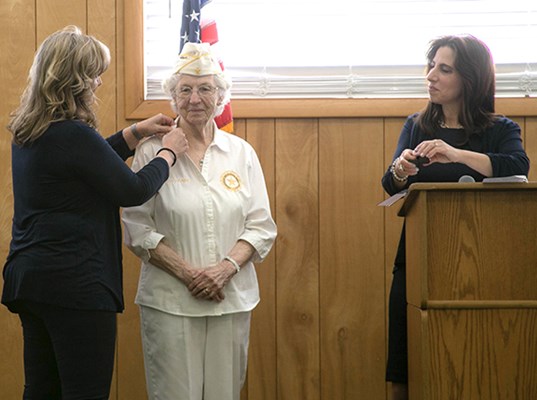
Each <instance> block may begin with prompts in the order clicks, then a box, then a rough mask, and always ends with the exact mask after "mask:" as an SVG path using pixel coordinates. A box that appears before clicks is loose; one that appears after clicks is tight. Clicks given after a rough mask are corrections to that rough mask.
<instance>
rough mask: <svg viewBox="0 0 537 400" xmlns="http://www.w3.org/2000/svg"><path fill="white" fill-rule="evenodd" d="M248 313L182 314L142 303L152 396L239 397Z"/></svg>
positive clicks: (180, 399) (169, 399)
mask: <svg viewBox="0 0 537 400" xmlns="http://www.w3.org/2000/svg"><path fill="white" fill-rule="evenodd" d="M250 316H251V313H250V312H243V313H236V314H227V315H222V316H218V317H183V316H178V315H173V314H168V313H165V312H162V311H159V310H156V309H153V308H149V307H144V306H140V318H141V325H142V345H143V351H144V364H145V375H146V382H147V393H148V397H149V399H150V400H239V399H240V391H241V388H242V386H243V384H244V380H245V378H246V365H247V361H248V341H249V335H250Z"/></svg>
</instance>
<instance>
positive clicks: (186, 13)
mask: <svg viewBox="0 0 537 400" xmlns="http://www.w3.org/2000/svg"><path fill="white" fill-rule="evenodd" d="M210 2H211V0H201V1H200V0H183V20H182V23H181V40H180V48H179V53H180V52H181V50H182V49H183V46H184V44H185V43H186V42H191V43H199V42H205V43H209V44H210V45H211V46H212V45H214V44H215V43H217V42H218V30H217V28H216V21H214V20H212V19H211V20H203V18H202V15H201V11H202V9H203V7H205V6H206V5H207V4H209V3H210ZM219 62H220V66H221V67H222V70H224V64H223V63H222V60H219ZM215 122H216V125H217V126H218V128H220V129H222V130H224V131H226V132H233V113H232V111H231V104H230V103H228V104H227V105H226V106H225V107H224V112H223V113H222V114H221V115H220V116H218V117H216V118H215Z"/></svg>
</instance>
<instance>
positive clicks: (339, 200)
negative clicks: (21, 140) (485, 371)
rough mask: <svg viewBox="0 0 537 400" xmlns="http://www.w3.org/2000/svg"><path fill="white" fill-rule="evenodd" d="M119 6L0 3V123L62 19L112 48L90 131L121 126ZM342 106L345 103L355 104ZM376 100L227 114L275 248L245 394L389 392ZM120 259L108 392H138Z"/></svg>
mask: <svg viewBox="0 0 537 400" xmlns="http://www.w3.org/2000/svg"><path fill="white" fill-rule="evenodd" d="M124 1H125V0H2V1H1V2H0V34H1V36H2V38H3V40H2V41H0V54H2V57H1V58H0V83H1V84H2V87H3V90H4V93H3V96H2V102H1V103H0V126H2V127H5V125H6V124H7V122H8V119H9V112H10V111H12V110H13V109H15V108H16V106H17V104H18V101H19V98H20V94H21V91H22V89H23V87H24V85H25V82H26V77H27V71H28V69H29V67H30V64H31V62H32V59H33V54H34V52H35V50H36V47H37V45H38V44H39V43H40V42H41V41H42V40H43V39H44V38H45V37H46V36H47V35H49V34H50V33H52V32H53V31H55V30H57V29H59V28H61V27H63V26H65V25H69V24H76V25H78V26H80V27H81V28H82V29H83V30H85V31H86V32H88V33H90V34H93V35H95V36H96V37H98V38H99V39H101V40H102V41H103V42H105V43H106V44H107V45H108V46H109V47H110V49H111V52H112V65H111V67H110V69H109V70H108V71H107V72H106V73H105V74H104V76H103V80H104V84H103V86H102V87H100V88H99V92H98V95H99V97H100V99H101V102H100V108H99V116H100V126H101V132H102V133H103V134H105V135H106V134H109V133H112V132H114V131H115V130H117V129H120V128H121V127H123V126H126V125H127V124H128V123H129V121H127V120H126V119H125V113H124V103H125V96H124V94H123V93H124V85H125V83H124V73H123V69H124V66H125V64H126V63H129V62H133V61H132V59H131V58H130V56H129V54H124V53H125V52H124V48H125V47H124V45H123V43H124V37H123V36H124V23H123V14H124ZM327 102H328V101H327ZM366 103H367V102H366ZM360 104H361V105H364V102H363V101H362V102H361V103H360ZM389 104H393V101H391V102H390V103H389ZM345 105H346V107H350V108H352V102H350V103H349V102H346V103H345ZM377 105H378V103H375V107H374V108H375V111H374V112H372V113H371V117H367V116H365V117H353V118H345V117H339V118H321V117H322V116H323V115H321V116H320V115H319V114H318V112H317V111H318V110H311V109H310V111H309V113H307V112H306V114H309V116H302V115H301V117H300V118H268V117H267V115H266V113H267V110H266V109H259V113H258V114H259V117H263V118H257V117H256V116H255V114H256V112H255V110H252V108H251V106H250V105H248V106H247V113H245V114H244V116H243V117H241V116H240V115H239V117H238V118H237V119H236V121H235V126H236V134H237V135H239V136H241V137H244V138H245V139H246V140H248V141H249V142H250V143H251V144H252V145H253V146H254V147H255V148H256V150H257V152H258V155H259V157H260V159H261V163H262V165H263V168H264V172H265V177H266V180H267V185H268V190H269V194H270V197H271V204H272V208H273V213H274V217H275V219H276V221H277V224H278V228H279V237H278V239H277V243H276V245H275V247H274V250H273V251H272V252H271V254H270V256H269V257H268V259H267V260H266V261H265V262H264V263H263V264H260V265H259V266H258V267H257V268H258V274H259V281H260V286H261V296H262V301H261V303H260V305H259V306H258V307H257V308H256V310H255V311H254V317H253V322H252V332H251V346H250V363H249V372H248V380H247V384H246V386H245V388H244V390H243V396H242V397H243V400H276V399H278V400H287V399H288V400H297V399H308V400H321V399H337V400H339V399H345V400H353V399H374V400H376V399H387V398H388V396H387V390H386V384H385V382H384V366H385V362H386V340H385V337H386V327H387V318H386V298H387V292H388V288H389V284H390V279H391V264H392V261H393V258H394V253H395V246H396V243H397V240H398V235H399V232H400V229H401V223H402V221H401V220H400V219H399V218H397V217H396V211H397V210H396V208H397V207H392V208H389V209H382V208H380V207H377V206H376V204H377V203H378V202H380V201H381V200H383V198H384V196H385V195H384V193H383V191H382V188H381V186H380V178H381V176H382V174H383V171H384V169H385V167H386V165H387V164H388V163H389V161H390V160H391V157H392V153H393V150H394V147H395V144H396V140H397V136H398V134H399V131H400V129H401V126H402V124H403V122H404V118H402V117H384V116H382V115H379V111H378V107H377ZM162 111H164V112H165V111H167V110H162ZM500 111H501V110H500ZM301 113H302V114H304V113H305V112H304V110H301ZM269 115H270V113H269ZM516 115H520V114H516ZM532 115H535V114H532ZM516 121H517V122H519V123H520V125H521V127H522V128H523V132H524V135H525V136H524V138H525V144H526V147H527V150H528V152H529V155H530V158H532V159H537V118H535V117H525V116H519V117H517V118H516ZM10 157H11V155H10V135H9V133H8V132H7V130H6V129H5V128H2V130H1V134H0V198H1V203H0V259H1V260H4V259H5V257H6V255H7V251H8V247H9V240H10V237H11V217H12V209H13V198H12V193H11V171H10ZM533 175H534V174H533V172H532V176H533ZM530 178H531V176H530ZM124 255H125V256H124V268H125V298H126V303H127V304H126V311H125V313H124V314H122V315H120V317H119V336H118V347H117V349H118V350H117V355H118V356H117V368H116V373H115V377H114V383H113V392H112V396H111V398H112V399H118V400H119V399H121V400H138V399H140V400H142V399H145V398H146V396H145V383H144V374H143V363H142V355H141V345H140V335H139V328H138V311H137V308H136V306H135V305H134V304H133V299H134V293H135V291H136V286H137V279H138V271H139V261H138V260H137V259H136V257H134V256H133V255H132V254H130V253H129V252H128V251H127V250H125V251H124ZM0 326H1V327H2V333H1V334H0V398H2V399H16V398H21V393H22V387H23V381H24V379H23V368H22V338H21V329H20V323H19V321H18V318H17V317H16V316H14V315H11V314H10V313H9V312H7V310H6V309H5V308H4V307H1V308H0Z"/></svg>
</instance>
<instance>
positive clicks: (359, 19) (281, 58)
mask: <svg viewBox="0 0 537 400" xmlns="http://www.w3.org/2000/svg"><path fill="white" fill-rule="evenodd" d="M182 3H183V1H182V0H144V3H143V5H144V60H145V66H144V68H145V77H146V87H145V98H146V99H149V100H151V99H162V98H165V97H166V96H165V95H164V94H163V93H162V91H161V88H160V82H161V80H162V78H163V77H165V76H167V75H168V74H169V73H170V72H171V69H172V67H173V65H174V64H175V61H176V57H177V52H178V49H179V36H180V33H179V31H180V21H181V12H182ZM209 8H210V13H211V14H212V16H214V18H215V19H216V22H217V25H218V31H219V37H220V40H219V43H218V50H219V54H220V56H221V58H222V60H223V61H224V64H225V67H226V70H227V71H228V72H229V73H230V74H231V76H232V79H233V98H235V99H237V98H239V99H240V98H323V97H329V98H387V97H398V98H400V97H405V98H412V97H426V94H427V92H426V86H425V79H424V66H425V52H426V50H427V47H428V43H429V40H431V39H433V38H435V37H437V36H440V35H444V34H455V33H470V34H473V35H475V36H477V37H478V38H480V39H482V40H483V41H484V42H485V43H487V45H488V46H489V47H490V49H491V51H492V54H493V56H494V59H495V62H496V67H497V95H498V96H500V97H501V96H503V97H523V96H531V95H532V94H533V90H535V87H536V83H537V71H536V69H537V2H535V1H532V0H527V1H521V0H512V1H508V2H506V1H504V0H502V1H492V0H451V1H448V0H444V1H442V0H427V1H426V0H414V1H402V0H399V1H398V0H339V1H337V2H328V1H326V0H324V1H321V0H294V1H289V0H212V2H211V3H209V5H208V6H205V7H204V8H203V9H202V14H203V13H204V12H205V11H207V12H209V11H208V10H209Z"/></svg>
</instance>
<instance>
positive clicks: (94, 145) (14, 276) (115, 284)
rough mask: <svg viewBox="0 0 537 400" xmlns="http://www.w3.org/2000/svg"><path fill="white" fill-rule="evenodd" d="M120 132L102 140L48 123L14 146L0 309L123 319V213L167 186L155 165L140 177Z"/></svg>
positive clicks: (161, 166) (66, 124)
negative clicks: (21, 304) (22, 306)
mask: <svg viewBox="0 0 537 400" xmlns="http://www.w3.org/2000/svg"><path fill="white" fill-rule="evenodd" d="M132 154H133V152H132V151H131V150H130V149H129V148H128V146H127V144H126V142H125V141H124V139H123V135H122V133H121V132H117V133H116V134H115V135H113V136H111V137H110V138H108V139H107V140H105V139H103V138H102V137H101V136H100V135H99V134H98V133H97V132H96V131H95V130H94V129H92V128H90V127H88V126H87V125H86V124H84V123H82V122H79V121H62V122H57V123H53V124H52V125H51V126H50V127H49V128H48V129H47V131H46V132H45V133H44V134H43V135H42V136H41V137H40V138H39V139H37V140H36V141H35V142H34V143H32V144H31V145H29V146H23V147H20V146H16V145H13V146H12V173H13V195H14V206H15V209H14V216H13V227H12V240H11V245H10V249H9V254H8V258H7V261H6V264H5V266H4V271H3V275H4V289H3V293H2V303H3V304H5V305H7V306H8V307H9V308H10V310H12V311H15V312H16V311H17V304H18V301H19V300H31V301H36V302H42V303H47V304H53V305H58V306H63V307H69V308H75V309H91V310H107V311H117V312H119V311H122V310H123V308H124V304H123V294H122V255H121V243H122V237H121V225H120V219H119V207H120V206H134V205H139V204H142V203H144V202H145V201H147V200H148V199H149V198H151V197H152V196H153V195H154V194H155V193H156V192H157V190H158V189H159V188H160V187H161V186H162V184H163V183H164V182H165V181H166V179H168V174H169V167H168V164H167V163H166V161H165V160H164V159H162V158H156V159H154V160H153V161H151V162H150V163H149V164H148V165H147V166H146V167H144V168H143V169H142V170H140V171H139V172H138V173H134V172H132V171H131V170H130V168H129V167H128V166H127V165H126V164H125V163H124V160H126V159H127V158H128V157H130V156H131V155H132Z"/></svg>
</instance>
